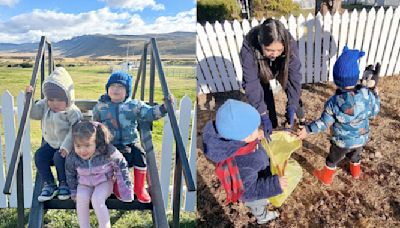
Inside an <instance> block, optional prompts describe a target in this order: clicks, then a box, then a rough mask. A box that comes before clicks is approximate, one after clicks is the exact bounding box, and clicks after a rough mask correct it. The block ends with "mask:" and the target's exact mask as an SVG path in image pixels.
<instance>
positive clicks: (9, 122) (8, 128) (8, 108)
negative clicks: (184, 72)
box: [1, 91, 17, 208]
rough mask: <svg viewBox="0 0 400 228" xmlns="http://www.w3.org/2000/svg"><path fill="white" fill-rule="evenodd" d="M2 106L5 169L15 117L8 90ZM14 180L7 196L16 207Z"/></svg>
mask: <svg viewBox="0 0 400 228" xmlns="http://www.w3.org/2000/svg"><path fill="white" fill-rule="evenodd" d="M1 103H2V108H3V129H4V139H5V148H6V163H7V168H6V169H7V170H8V168H9V165H10V162H11V157H12V153H13V150H14V142H15V135H16V134H15V118H14V112H13V109H14V98H13V96H12V95H11V94H10V92H8V91H5V92H4V93H3V96H2V102H1ZM16 186H17V185H16V181H14V183H13V184H12V189H11V191H12V193H11V196H10V197H9V203H10V205H9V206H10V207H14V208H15V207H17V194H16V191H17V187H16Z"/></svg>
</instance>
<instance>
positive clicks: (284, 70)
mask: <svg viewBox="0 0 400 228" xmlns="http://www.w3.org/2000/svg"><path fill="white" fill-rule="evenodd" d="M257 39H258V43H259V44H260V46H261V47H262V45H264V46H269V45H270V44H272V43H273V42H280V43H282V44H283V46H284V48H285V49H284V52H283V53H282V56H280V58H284V64H282V65H281V68H280V69H279V76H278V77H277V79H278V81H279V83H281V85H282V87H283V88H286V84H287V81H288V77H289V76H288V75H289V59H290V35H289V32H288V31H287V30H286V29H285V26H284V25H283V24H282V23H281V22H280V21H278V20H275V19H272V18H268V19H266V20H265V21H264V22H263V23H262V24H261V25H260V28H259V30H258V36H257ZM261 53H262V49H261Z"/></svg>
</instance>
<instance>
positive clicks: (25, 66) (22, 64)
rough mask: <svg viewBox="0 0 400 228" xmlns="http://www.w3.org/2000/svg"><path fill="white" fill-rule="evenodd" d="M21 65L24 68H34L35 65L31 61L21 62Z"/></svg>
mask: <svg viewBox="0 0 400 228" xmlns="http://www.w3.org/2000/svg"><path fill="white" fill-rule="evenodd" d="M19 66H20V67H22V68H32V67H33V65H32V64H31V63H26V62H25V63H21V64H19Z"/></svg>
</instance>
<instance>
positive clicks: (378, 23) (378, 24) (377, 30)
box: [367, 7, 386, 65]
mask: <svg viewBox="0 0 400 228" xmlns="http://www.w3.org/2000/svg"><path fill="white" fill-rule="evenodd" d="M384 13H385V11H384V9H383V7H381V8H380V9H379V10H378V13H377V14H376V20H375V25H374V31H373V36H372V41H371V49H370V50H369V53H368V59H367V65H369V64H374V63H375V58H376V51H377V47H378V42H379V36H380V35H381V32H382V22H383V17H384V16H385V14H384ZM381 42H386V40H384V41H383V40H381Z"/></svg>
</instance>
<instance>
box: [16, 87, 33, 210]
mask: <svg viewBox="0 0 400 228" xmlns="http://www.w3.org/2000/svg"><path fill="white" fill-rule="evenodd" d="M24 103H25V94H24V93H23V92H20V93H19V94H18V97H17V104H18V124H19V121H20V120H21V117H22V113H23V111H24V105H25V104H24ZM26 121H27V123H26V125H25V133H26V134H24V137H23V138H22V147H21V150H22V154H23V156H22V160H23V164H24V166H23V167H24V175H23V176H24V207H25V208H30V207H31V204H32V194H33V183H32V180H33V179H32V146H31V135H30V134H29V132H30V131H31V130H30V120H29V118H27V120H26Z"/></svg>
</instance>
